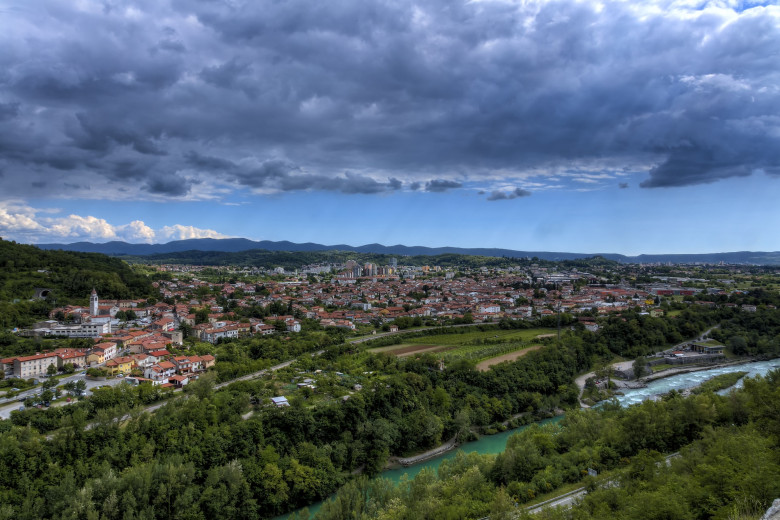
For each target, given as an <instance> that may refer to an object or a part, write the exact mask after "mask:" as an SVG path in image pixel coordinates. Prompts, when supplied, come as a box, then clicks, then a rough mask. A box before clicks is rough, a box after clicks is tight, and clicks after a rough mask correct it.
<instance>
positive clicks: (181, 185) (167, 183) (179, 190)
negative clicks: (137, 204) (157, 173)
mask: <svg viewBox="0 0 780 520" xmlns="http://www.w3.org/2000/svg"><path fill="white" fill-rule="evenodd" d="M190 187H191V183H190V182H188V181H187V180H186V179H182V178H180V177H176V176H169V177H155V178H151V179H148V180H147V181H146V184H145V185H144V187H143V189H144V190H145V191H148V192H150V193H154V194H157V195H170V196H173V197H177V196H181V195H186V194H187V193H189V191H190Z"/></svg>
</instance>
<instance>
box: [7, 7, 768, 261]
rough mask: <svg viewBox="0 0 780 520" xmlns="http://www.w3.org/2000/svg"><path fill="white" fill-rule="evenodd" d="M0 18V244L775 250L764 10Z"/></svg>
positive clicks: (41, 13) (49, 10) (319, 10)
mask: <svg viewBox="0 0 780 520" xmlns="http://www.w3.org/2000/svg"><path fill="white" fill-rule="evenodd" d="M776 4H777V2H750V1H736V0H734V1H730V0H721V1H713V2H706V1H696V0H680V1H665V0H652V1H648V0H644V1H642V2H629V1H610V0H602V1H596V0H582V1H574V0H563V1H554V0H552V1H534V0H495V1H494V0H477V1H466V2H457V1H452V0H418V1H413V0H411V1H410V0H388V1H377V0H355V1H341V0H330V1H327V2H317V1H312V0H273V1H264V0H221V1H219V0H148V1H131V0H104V1H97V0H69V1H62V0H34V1H31V0H5V1H4V2H3V3H2V4H0V49H2V50H1V51H0V236H3V237H4V238H6V239H14V240H17V241H20V242H29V243H41V242H75V241H80V240H89V241H94V242H103V241H108V240H127V241H130V242H167V241H169V240H175V239H180V238H194V237H223V236H240V237H247V238H252V239H267V240H291V241H295V242H305V241H313V242H319V243H325V244H334V243H347V244H352V245H360V244H365V243H370V242H379V243H383V244H387V245H390V244H397V243H403V244H406V245H429V246H443V245H450V246H462V247H505V248H512V249H525V250H556V251H576V252H616V253H628V254H634V253H674V252H690V253H696V252H717V251H736V250H771V251H776V250H780V232H778V228H779V227H780V197H779V196H780V7H778V5H776Z"/></svg>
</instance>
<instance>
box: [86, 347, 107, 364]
mask: <svg viewBox="0 0 780 520" xmlns="http://www.w3.org/2000/svg"><path fill="white" fill-rule="evenodd" d="M105 361H106V353H105V352H104V351H102V350H94V351H91V352H90V353H89V354H87V364H89V365H91V366H95V365H101V364H103V363H105Z"/></svg>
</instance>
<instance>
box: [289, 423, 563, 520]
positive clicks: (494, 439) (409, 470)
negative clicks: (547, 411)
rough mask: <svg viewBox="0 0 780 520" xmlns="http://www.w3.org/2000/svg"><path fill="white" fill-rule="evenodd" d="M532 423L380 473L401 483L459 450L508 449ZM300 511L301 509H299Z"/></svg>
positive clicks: (311, 508)
mask: <svg viewBox="0 0 780 520" xmlns="http://www.w3.org/2000/svg"><path fill="white" fill-rule="evenodd" d="M561 419H563V416H562V415H559V416H558V417H552V418H550V419H544V420H542V421H539V422H536V423H532V424H548V423H554V422H558V421H560V420H561ZM529 426H530V424H526V425H524V426H520V427H519V428H514V429H511V430H506V431H504V432H501V433H497V434H495V435H483V436H482V437H480V438H479V439H477V440H475V441H471V442H467V443H464V444H461V445H460V446H458V448H457V449H454V450H451V451H448V452H447V453H443V454H441V455H438V456H436V457H434V458H432V459H428V460H426V461H424V462H420V463H417V464H413V465H411V466H407V467H401V468H397V469H388V470H385V471H383V472H382V473H380V474H379V477H381V478H386V479H390V480H391V481H392V482H394V483H396V484H397V483H399V482H400V481H401V477H403V476H404V475H407V476H408V477H409V479H410V480H411V479H413V478H414V477H415V476H416V475H417V474H418V473H419V472H421V471H422V470H423V469H425V468H432V469H434V470H435V469H437V468H438V467H439V464H441V463H442V461H445V460H450V459H453V458H455V455H456V454H457V453H458V450H463V451H465V452H468V453H471V452H474V451H476V452H477V453H480V454H483V455H487V454H491V453H501V452H502V451H504V450H505V449H506V443H507V440H509V437H510V436H511V435H512V434H514V433H517V432H520V431H523V430H525V429H526V428H528V427H529ZM320 506H322V502H317V503H315V504H312V505H310V506H309V513H310V514H312V515H313V514H314V513H316V512H317V511H319V509H320ZM299 511H300V510H299ZM291 514H292V513H289V514H286V515H282V516H278V517H276V518H275V519H274V520H285V519H286V518H287V517H289V516H290V515H291Z"/></svg>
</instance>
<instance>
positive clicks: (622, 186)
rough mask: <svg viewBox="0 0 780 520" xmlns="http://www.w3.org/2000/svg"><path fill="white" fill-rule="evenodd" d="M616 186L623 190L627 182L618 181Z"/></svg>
mask: <svg viewBox="0 0 780 520" xmlns="http://www.w3.org/2000/svg"><path fill="white" fill-rule="evenodd" d="M618 188H620V189H621V190H625V189H626V188H628V183H627V182H621V183H618Z"/></svg>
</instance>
